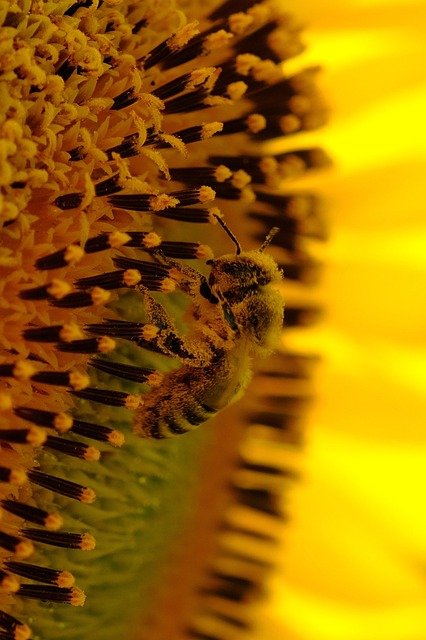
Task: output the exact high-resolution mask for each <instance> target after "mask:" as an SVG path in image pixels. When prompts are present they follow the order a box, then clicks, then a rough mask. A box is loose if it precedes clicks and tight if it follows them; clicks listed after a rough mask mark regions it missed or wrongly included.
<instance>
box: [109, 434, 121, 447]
mask: <svg viewBox="0 0 426 640" xmlns="http://www.w3.org/2000/svg"><path fill="white" fill-rule="evenodd" d="M108 442H109V444H110V445H112V446H113V447H121V446H122V445H123V444H124V435H123V434H122V433H121V431H111V433H110V434H109V436H108Z"/></svg>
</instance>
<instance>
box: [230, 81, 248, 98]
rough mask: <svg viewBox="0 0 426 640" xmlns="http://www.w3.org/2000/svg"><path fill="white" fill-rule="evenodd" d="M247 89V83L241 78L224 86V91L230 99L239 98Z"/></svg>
mask: <svg viewBox="0 0 426 640" xmlns="http://www.w3.org/2000/svg"><path fill="white" fill-rule="evenodd" d="M247 89H248V85H247V83H246V82H243V81H242V80H237V81H236V82H230V83H229V84H228V86H227V87H226V93H227V94H228V96H229V97H230V98H231V100H240V99H241V98H242V97H243V95H244V94H245V93H246V91H247Z"/></svg>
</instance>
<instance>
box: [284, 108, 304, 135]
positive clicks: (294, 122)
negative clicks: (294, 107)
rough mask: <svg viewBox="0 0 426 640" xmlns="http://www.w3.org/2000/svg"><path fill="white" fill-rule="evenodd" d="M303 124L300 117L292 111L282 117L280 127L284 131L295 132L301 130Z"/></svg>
mask: <svg viewBox="0 0 426 640" xmlns="http://www.w3.org/2000/svg"><path fill="white" fill-rule="evenodd" d="M301 126H302V123H301V122H300V118H298V117H297V116H295V115H294V114H291V113H290V114H288V115H286V116H283V117H282V118H280V127H281V130H282V132H283V133H294V132H295V131H299V129H300V127H301Z"/></svg>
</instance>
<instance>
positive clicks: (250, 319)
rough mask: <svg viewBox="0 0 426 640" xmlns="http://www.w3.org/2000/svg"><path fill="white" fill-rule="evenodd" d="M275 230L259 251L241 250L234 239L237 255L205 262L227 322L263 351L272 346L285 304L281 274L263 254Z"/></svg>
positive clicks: (212, 288) (274, 230) (269, 258)
mask: <svg viewBox="0 0 426 640" xmlns="http://www.w3.org/2000/svg"><path fill="white" fill-rule="evenodd" d="M222 226H223V225H222ZM225 228H226V230H227V227H225ZM277 231H278V229H272V231H271V232H270V233H269V234H268V236H267V238H266V240H265V242H264V243H263V244H262V246H261V247H260V248H259V249H256V250H254V251H241V248H240V245H239V244H238V242H237V241H236V240H235V243H236V246H237V252H236V254H234V255H232V254H230V255H225V256H221V257H220V258H217V259H215V260H209V262H208V264H209V265H210V268H211V272H210V277H209V287H210V290H211V292H212V293H213V295H214V296H216V298H218V300H219V301H220V302H221V303H222V306H223V307H224V312H225V317H226V319H227V321H228V322H229V323H230V324H231V326H232V328H234V329H236V330H238V331H239V333H240V335H242V336H245V337H246V338H247V339H249V340H250V341H251V342H252V344H253V345H254V346H256V348H257V349H258V350H260V351H265V352H268V351H271V350H272V349H273V347H274V346H275V343H276V336H277V334H278V335H279V331H280V329H281V327H282V321H283V308H284V302H283V299H282V296H281V295H280V293H278V291H277V286H276V285H278V284H280V283H281V282H282V280H283V273H282V271H281V270H280V268H279V267H278V265H277V263H276V262H275V260H274V259H273V258H272V257H271V256H269V255H268V254H266V253H264V250H265V249H266V247H267V246H268V245H269V244H270V242H271V240H272V238H273V236H274V235H275V233H276V232H277ZM231 237H232V236H231Z"/></svg>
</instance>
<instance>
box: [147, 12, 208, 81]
mask: <svg viewBox="0 0 426 640" xmlns="http://www.w3.org/2000/svg"><path fill="white" fill-rule="evenodd" d="M197 25H198V21H197V20H194V21H193V22H190V23H188V24H186V25H185V26H184V27H182V28H181V29H179V31H177V32H176V34H175V35H173V36H171V37H170V38H167V40H165V41H164V42H162V43H161V44H159V45H157V46H156V47H155V48H154V49H152V51H150V52H149V53H148V55H147V56H146V57H145V58H144V59H143V60H142V61H141V62H142V64H143V68H144V69H145V71H146V70H148V69H151V68H152V67H154V66H161V67H166V64H167V67H166V68H169V67H170V65H171V66H175V63H174V61H175V60H176V59H177V58H178V55H179V52H180V51H181V49H183V48H184V47H185V46H186V45H187V43H188V42H189V41H190V40H191V39H192V38H194V37H195V36H196V35H197V34H198V33H199V30H198V29H197ZM176 64H180V62H179V61H177V62H176Z"/></svg>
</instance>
